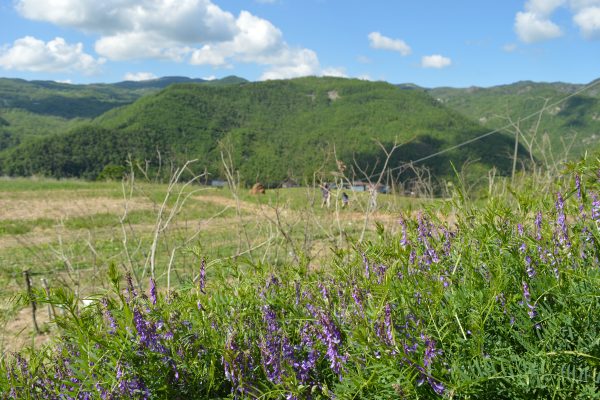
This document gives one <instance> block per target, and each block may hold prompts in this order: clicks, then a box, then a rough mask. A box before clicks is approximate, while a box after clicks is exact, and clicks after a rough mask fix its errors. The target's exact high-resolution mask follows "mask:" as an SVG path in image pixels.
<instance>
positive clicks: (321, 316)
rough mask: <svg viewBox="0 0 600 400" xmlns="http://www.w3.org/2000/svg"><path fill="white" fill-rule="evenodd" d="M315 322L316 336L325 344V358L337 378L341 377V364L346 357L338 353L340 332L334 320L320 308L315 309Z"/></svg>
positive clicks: (340, 340)
mask: <svg viewBox="0 0 600 400" xmlns="http://www.w3.org/2000/svg"><path fill="white" fill-rule="evenodd" d="M317 323H318V325H319V327H320V330H319V331H318V332H317V336H318V337H319V339H320V340H321V342H322V343H323V344H324V345H325V346H327V358H328V359H329V362H330V363H331V364H330V366H331V369H332V371H333V372H334V373H336V374H337V375H338V376H339V378H340V379H341V378H342V364H343V363H344V362H346V357H345V356H341V355H340V353H339V345H340V344H341V342H342V334H341V332H340V330H339V328H338V327H337V326H336V324H335V322H334V321H333V320H332V318H331V317H330V316H329V314H327V313H325V312H324V311H322V310H319V311H317Z"/></svg>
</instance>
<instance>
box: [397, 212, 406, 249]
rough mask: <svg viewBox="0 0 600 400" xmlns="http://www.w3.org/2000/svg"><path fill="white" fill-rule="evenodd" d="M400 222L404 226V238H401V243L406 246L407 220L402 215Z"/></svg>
mask: <svg viewBox="0 0 600 400" xmlns="http://www.w3.org/2000/svg"><path fill="white" fill-rule="evenodd" d="M398 222H399V223H400V226H401V227H402V239H400V244H401V245H402V246H406V245H407V244H408V239H407V237H406V221H405V220H404V218H402V217H400V221H398Z"/></svg>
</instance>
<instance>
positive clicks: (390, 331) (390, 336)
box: [384, 303, 394, 345]
mask: <svg viewBox="0 0 600 400" xmlns="http://www.w3.org/2000/svg"><path fill="white" fill-rule="evenodd" d="M384 323H385V333H386V338H387V342H388V344H389V345H393V344H394V325H393V323H392V307H391V306H390V304H389V303H388V304H386V305H385V318H384Z"/></svg>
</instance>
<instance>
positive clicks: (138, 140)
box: [0, 78, 512, 183]
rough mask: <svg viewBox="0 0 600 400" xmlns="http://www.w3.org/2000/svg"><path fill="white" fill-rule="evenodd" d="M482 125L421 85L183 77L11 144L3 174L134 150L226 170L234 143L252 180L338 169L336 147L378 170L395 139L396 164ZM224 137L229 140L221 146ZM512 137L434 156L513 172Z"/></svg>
mask: <svg viewBox="0 0 600 400" xmlns="http://www.w3.org/2000/svg"><path fill="white" fill-rule="evenodd" d="M482 132H484V131H483V128H482V127H481V126H479V125H478V124H477V123H474V122H471V121H470V120H469V119H467V118H465V117H463V116H462V115H460V114H459V113H457V112H455V111H452V110H450V109H449V108H447V107H445V106H444V105H442V104H441V103H440V102H439V101H436V100H435V99H433V98H432V97H430V96H429V95H428V94H426V93H424V92H422V91H418V90H399V89H398V88H397V87H395V86H393V85H390V84H387V83H383V82H366V81H360V80H350V79H340V78H300V79H293V80H282V81H268V82H259V83H241V84H234V85H225V86H211V85H204V84H176V85H172V86H170V87H168V88H167V89H165V90H163V91H161V92H159V93H156V94H154V95H149V96H145V97H143V98H141V99H139V100H138V101H136V102H135V103H133V104H131V105H129V106H126V107H121V108H117V109H113V110H111V111H109V112H107V113H106V114H104V115H102V116H101V117H99V118H97V119H95V120H94V121H93V123H92V124H90V125H86V126H80V127H77V128H75V129H74V130H72V131H71V132H70V133H68V134H66V135H53V136H51V137H48V138H45V139H41V140H37V141H34V142H30V143H23V144H21V145H20V146H18V147H16V148H13V149H9V150H5V151H4V152H3V153H0V154H1V158H2V160H3V161H2V162H3V164H2V165H3V173H5V174H19V175H27V174H32V173H43V174H47V175H52V176H85V177H94V176H96V175H97V174H98V173H99V172H100V171H101V170H102V169H103V168H104V166H105V165H107V164H116V165H123V163H124V161H125V159H126V157H127V154H131V155H132V157H134V158H137V159H142V160H150V161H156V159H157V154H158V152H160V154H161V159H162V160H163V162H164V161H165V160H168V159H169V160H176V161H178V162H182V161H185V160H188V159H198V160H199V162H198V168H206V169H207V170H208V172H210V173H211V174H212V176H213V177H215V176H222V173H221V161H220V158H221V156H220V152H221V149H222V148H223V146H224V147H226V148H228V149H231V152H232V157H233V161H234V164H235V165H236V167H238V168H239V169H240V172H241V175H242V177H243V179H244V180H245V181H246V182H253V181H255V180H257V179H259V180H261V181H263V182H266V183H276V182H278V181H281V180H283V179H285V178H288V177H291V178H296V179H299V178H302V177H306V176H311V175H312V174H313V173H314V172H315V171H319V170H322V171H329V170H331V169H332V168H333V165H334V156H333V151H334V149H335V152H336V154H337V157H338V158H339V159H341V160H342V161H344V162H345V163H346V164H347V165H353V164H355V163H356V164H358V165H360V166H361V167H363V168H366V167H367V166H368V167H373V166H374V165H375V164H376V162H377V160H378V159H379V160H380V159H381V156H382V151H381V150H380V148H379V147H378V146H377V145H376V144H375V142H374V139H376V140H379V141H381V142H382V143H383V144H384V145H386V146H388V147H389V146H391V144H392V143H393V142H394V141H398V142H408V143H407V144H406V145H404V146H403V147H401V148H400V149H399V150H398V151H397V153H396V156H395V158H394V160H393V163H392V165H394V166H395V165H398V164H399V163H400V162H401V161H410V160H415V159H418V158H421V157H423V156H426V155H429V154H432V153H434V152H436V151H439V150H440V149H443V148H447V147H449V146H452V145H454V144H457V143H460V142H463V141H465V140H467V139H470V138H472V137H474V136H477V135H479V134H481V133H482ZM219 143H221V145H219ZM511 152H512V140H511V139H510V138H508V137H505V136H503V135H494V136H490V137H488V138H486V139H485V140H481V141H478V142H475V143H473V144H471V145H469V146H465V147H462V148H460V149H458V150H455V151H453V152H448V153H445V154H444V155H442V156H440V157H436V158H434V159H431V160H429V161H428V163H429V164H428V165H429V166H430V167H431V168H432V170H433V172H434V173H435V174H438V175H447V174H450V173H451V172H450V171H451V170H450V164H449V161H454V162H455V163H456V164H458V165H460V164H462V163H463V162H465V161H467V160H470V161H476V162H477V163H479V165H481V166H482V167H486V168H487V167H491V166H492V165H495V166H497V167H499V168H500V170H501V171H505V172H506V171H507V170H508V167H509V165H510V154H511Z"/></svg>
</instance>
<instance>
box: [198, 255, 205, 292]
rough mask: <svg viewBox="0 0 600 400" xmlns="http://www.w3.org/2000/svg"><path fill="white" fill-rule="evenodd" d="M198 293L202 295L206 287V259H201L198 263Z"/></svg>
mask: <svg viewBox="0 0 600 400" xmlns="http://www.w3.org/2000/svg"><path fill="white" fill-rule="evenodd" d="M199 285H200V292H202V293H204V287H205V286H206V258H204V257H202V260H201V261H200V282H199Z"/></svg>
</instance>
